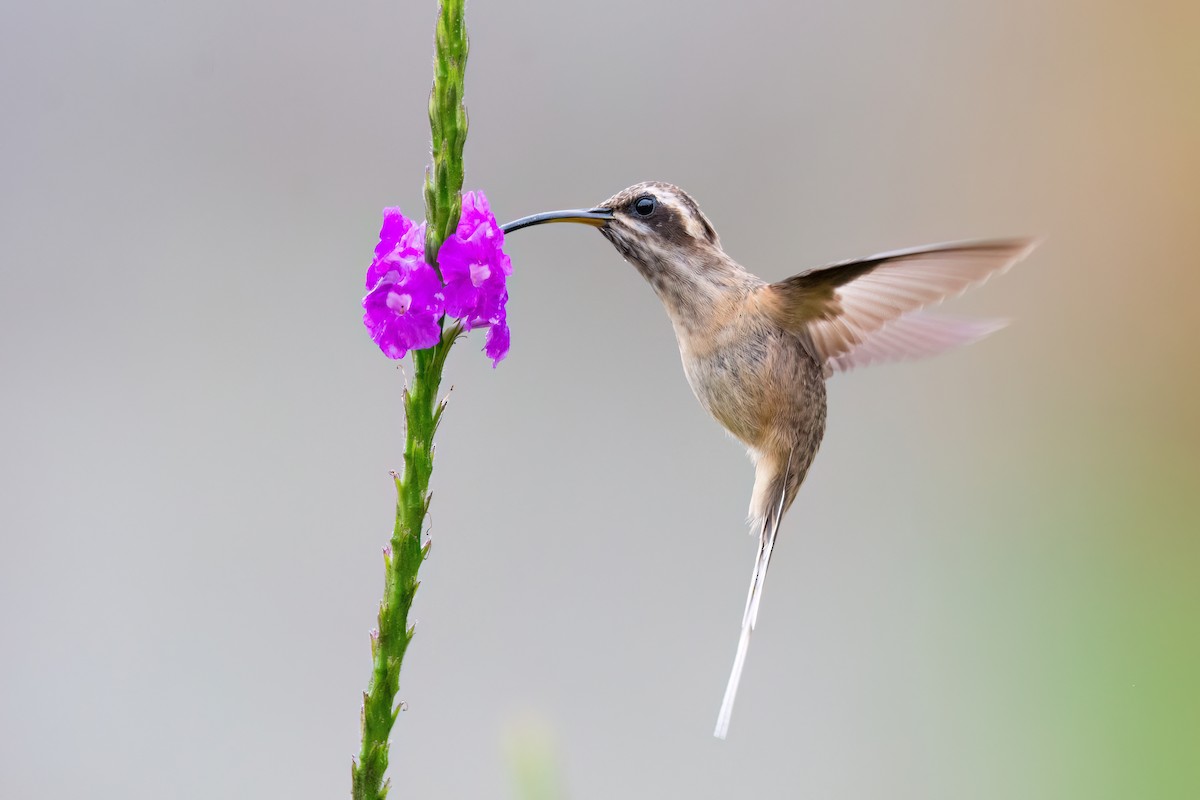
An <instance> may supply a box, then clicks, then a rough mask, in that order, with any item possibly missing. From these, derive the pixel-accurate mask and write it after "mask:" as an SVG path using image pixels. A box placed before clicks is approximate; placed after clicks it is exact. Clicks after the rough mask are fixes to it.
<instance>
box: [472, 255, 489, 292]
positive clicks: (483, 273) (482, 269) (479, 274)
mask: <svg viewBox="0 0 1200 800" xmlns="http://www.w3.org/2000/svg"><path fill="white" fill-rule="evenodd" d="M491 274H492V270H491V267H489V266H488V265H487V264H486V263H484V262H482V261H478V262H475V263H473V264H471V284H472V285H473V286H474V287H475V288H476V289H478V288H479V285H480V284H482V283H483V282H484V281H486V280H487V279H488V277H489V276H490V275H491Z"/></svg>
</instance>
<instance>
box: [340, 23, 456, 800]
mask: <svg viewBox="0 0 1200 800" xmlns="http://www.w3.org/2000/svg"><path fill="white" fill-rule="evenodd" d="M435 51H436V55H435V58H434V78H433V91H432V92H431V93H430V97H429V123H430V128H431V130H432V133H433V144H432V151H433V165H432V166H431V167H430V169H429V170H427V171H426V173H425V219H426V222H427V227H426V232H425V260H426V261H427V262H429V263H430V264H431V265H433V267H434V269H438V265H437V252H438V250H439V249H440V248H441V245H442V242H443V241H445V239H446V237H447V236H449V235H450V234H451V233H452V232H453V231H454V229H455V228H456V227H458V218H459V215H460V213H461V210H462V195H461V192H462V183H463V161H462V153H463V145H464V144H465V143H466V138H467V112H466V108H464V107H463V104H462V97H463V73H464V69H465V67H466V62H467V34H466V28H465V25H464V19H463V0H446V1H445V2H443V3H442V4H441V6H440V8H439V9H438V20H437V35H436V41H435ZM439 274H440V271H439ZM458 333H459V328H458V326H457V325H453V326H451V327H450V328H448V329H447V330H446V331H445V332H444V334H443V336H442V340H441V342H439V343H438V344H437V345H435V346H434V347H431V348H429V349H428V350H419V351H416V352H414V353H413V366H414V374H413V382H412V386H411V387H410V388H408V389H405V391H404V419H405V423H406V432H405V442H404V472H403V474H400V475H395V476H394V477H395V482H396V524H395V528H394V529H393V531H392V539H391V545H390V547H389V548H388V550H387V552H385V554H384V567H385V578H384V591H383V600H382V601H381V602H380V604H379V627H378V629H377V631H376V632H375V633H373V634H372V637H371V657H372V661H373V670H372V673H371V682H370V685H369V686H368V688H367V691H366V692H364V693H363V709H362V734H363V735H362V750H361V751H360V752H359V756H358V760H357V762H356V763H355V764H353V765H352V767H351V778H352V783H353V797H354V799H355V800H383V798H384V797H386V795H387V792H388V788H389V783H390V782H389V781H387V780H385V777H384V776H385V773H386V772H387V766H388V736H389V735H390V734H391V731H392V726H393V725H394V724H395V722H396V716H397V714H398V713H399V708H398V707H397V705H396V693H397V692H398V691H399V689H400V666H401V663H402V662H403V660H404V653H405V651H406V650H407V649H408V643H409V642H410V641H412V637H413V628H411V627H410V626H409V624H408V611H409V609H410V608H411V607H412V602H413V597H414V595H415V594H416V592H417V587H418V586H420V581H419V580H418V579H417V573H418V571H419V570H420V568H421V562H422V561H424V560H425V556H426V554H427V553H428V552H429V545H428V544H424V545H422V544H421V533H422V531H423V529H424V525H425V516H426V514H427V512H428V511H429V501H430V494H429V479H430V476H431V475H432V473H433V436H434V433H435V432H436V430H437V426H438V423H439V422H440V421H441V416H442V411H443V410H444V409H445V401H442V402H438V400H437V395H438V389H439V387H440V386H441V382H442V370H443V368H444V367H445V364H446V355H447V354H448V353H449V352H450V347H451V346H452V345H453V344H454V340H455V339H456V338H457V336H458Z"/></svg>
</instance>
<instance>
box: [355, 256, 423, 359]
mask: <svg viewBox="0 0 1200 800" xmlns="http://www.w3.org/2000/svg"><path fill="white" fill-rule="evenodd" d="M441 288H442V287H441V283H440V282H439V281H438V279H437V274H436V273H435V272H434V271H433V268H432V267H430V266H429V265H428V264H425V263H418V264H417V265H416V266H415V267H413V268H411V269H407V270H405V271H399V270H392V271H389V272H387V273H385V274H384V275H383V276H382V277H381V278H380V279H379V282H378V284H377V285H376V286H375V288H374V289H372V290H371V291H370V292H368V293H367V296H366V297H364V298H363V303H362V305H363V310H364V312H365V313H364V314H363V324H364V325H366V327H367V331H368V332H369V333H370V334H371V338H372V339H373V340H374V341H375V344H377V345H378V346H379V349H380V350H382V351H383V353H384V355H386V356H388V357H389V358H404V356H405V355H406V354H407V353H408V351H409V350H421V349H424V348H426V347H432V346H433V345H435V344H437V343H438V341H439V340H440V339H441V326H440V325H439V324H438V321H439V320H440V319H441V316H442V294H441Z"/></svg>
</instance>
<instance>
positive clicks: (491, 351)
mask: <svg viewBox="0 0 1200 800" xmlns="http://www.w3.org/2000/svg"><path fill="white" fill-rule="evenodd" d="M508 346H509V335H508V320H507V319H502V320H500V321H499V322H497V323H496V324H494V325H492V327H490V328H488V334H487V340H486V341H485V342H484V343H483V352H484V355H486V356H487V357H488V358H490V359H491V360H492V369H495V368H496V366H497V365H498V364H499V363H500V362H501V361H503V360H504V357H505V356H506V355H508Z"/></svg>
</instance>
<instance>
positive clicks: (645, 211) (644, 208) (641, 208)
mask: <svg viewBox="0 0 1200 800" xmlns="http://www.w3.org/2000/svg"><path fill="white" fill-rule="evenodd" d="M656 208H658V201H657V200H655V199H654V198H653V197H651V196H650V195H646V196H645V197H639V198H638V199H637V200H634V201H633V210H634V213H636V214H637V215H638V216H639V217H648V216H650V215H651V214H653V213H654V209H656Z"/></svg>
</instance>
